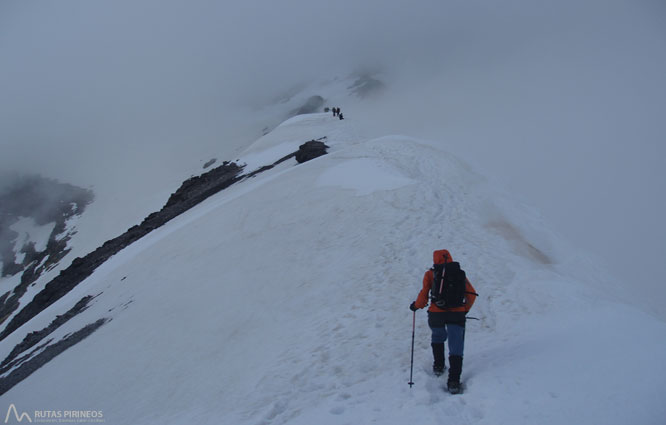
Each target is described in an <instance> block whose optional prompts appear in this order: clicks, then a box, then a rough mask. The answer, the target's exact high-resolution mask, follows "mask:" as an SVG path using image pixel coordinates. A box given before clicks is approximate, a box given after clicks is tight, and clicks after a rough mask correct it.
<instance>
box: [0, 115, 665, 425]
mask: <svg viewBox="0 0 666 425" xmlns="http://www.w3.org/2000/svg"><path fill="white" fill-rule="evenodd" d="M355 134H356V132H355V131H354V123H353V119H352V118H351V117H346V119H345V120H344V121H339V120H337V118H333V117H332V116H331V115H330V114H313V115H307V116H301V117H296V118H293V119H291V120H289V121H288V122H286V123H284V124H283V125H282V126H280V127H278V128H276V129H275V130H274V131H273V132H272V133H270V134H268V135H267V136H265V137H264V138H262V139H260V140H259V141H258V142H257V143H256V144H255V145H253V146H250V147H249V148H248V150H247V152H246V154H245V156H243V155H241V157H240V160H241V161H242V162H243V161H244V162H246V163H247V164H248V168H252V167H258V166H261V165H265V164H268V163H271V162H272V161H274V160H276V159H278V158H280V157H281V156H283V155H284V154H286V153H289V152H290V151H293V150H294V149H293V148H294V147H296V148H297V147H298V145H299V144H301V143H304V142H306V141H308V140H310V139H313V138H315V139H316V138H321V137H324V136H326V137H327V139H326V143H327V144H328V145H329V146H330V147H331V149H330V150H329V154H328V155H325V156H323V157H320V158H317V159H315V160H312V161H309V162H306V163H304V164H300V165H297V164H296V161H295V160H293V159H292V160H289V161H287V162H284V163H282V164H280V165H279V166H277V167H275V168H274V169H272V170H269V171H266V172H264V173H262V174H259V175H258V176H257V177H255V178H252V179H249V180H246V181H243V182H241V183H238V184H236V185H234V186H231V187H230V188H228V189H226V190H224V191H222V192H220V193H218V194H217V195H215V196H213V197H211V198H209V199H208V200H207V201H205V202H203V203H202V204H200V205H198V206H197V207H195V208H193V209H192V210H190V211H188V212H186V213H185V214H183V215H181V216H179V217H178V218H176V219H174V220H173V221H171V222H169V223H167V224H166V225H165V226H163V227H162V228H160V229H157V230H155V231H154V232H152V233H151V234H149V235H148V236H146V237H145V238H143V239H141V240H140V241H138V242H136V243H135V244H133V245H131V246H130V247H128V248H127V249H125V250H123V251H121V252H120V253H119V254H117V255H116V256H114V257H112V258H111V259H110V260H109V261H108V262H107V263H105V264H104V265H102V266H101V267H100V268H99V269H97V271H96V272H95V273H94V274H93V275H92V276H91V277H89V278H88V279H87V280H85V281H84V282H83V283H81V284H80V285H79V286H78V287H76V288H75V289H74V290H73V291H72V292H71V293H70V294H68V295H67V296H66V297H65V298H63V299H61V300H59V301H58V302H57V303H55V304H54V305H52V306H51V307H50V308H48V309H47V310H46V311H45V312H43V313H42V314H40V315H39V316H37V317H36V318H34V319H33V320H32V321H30V322H29V323H27V324H26V325H24V326H23V327H22V328H20V329H19V330H17V331H16V332H14V333H13V334H12V335H11V336H10V337H9V338H7V339H6V340H5V341H3V343H2V345H1V347H0V356H1V357H2V358H4V357H5V356H6V355H7V354H8V353H9V352H10V351H11V349H12V348H13V347H14V346H15V345H16V344H17V343H18V342H20V340H21V339H23V337H24V336H25V335H26V333H28V332H29V331H32V330H37V329H41V328H42V327H44V326H46V325H48V323H49V322H50V321H51V320H52V319H53V318H54V317H55V315H56V314H62V313H64V312H65V311H67V310H68V309H69V308H71V307H72V306H73V305H74V304H75V303H76V302H77V301H78V300H79V299H80V298H81V297H83V296H85V295H89V294H90V295H97V297H96V298H95V300H94V301H93V302H92V304H91V307H90V308H89V309H88V310H86V311H84V312H83V313H81V314H80V315H78V316H76V317H75V318H74V319H72V320H70V321H69V322H68V323H67V324H66V325H64V326H62V327H61V328H60V329H58V330H57V331H56V332H54V333H53V334H52V335H50V336H49V338H53V339H54V341H57V340H59V339H61V338H62V337H64V336H65V335H66V334H68V333H71V332H74V331H76V330H78V329H80V328H82V327H83V326H84V325H86V324H88V323H92V322H94V321H95V320H97V319H99V318H102V317H108V318H111V319H112V320H111V321H110V322H108V323H107V324H105V325H104V326H102V327H101V328H100V329H99V330H97V331H96V332H95V333H94V334H92V335H91V336H89V337H88V338H87V339H85V340H83V341H82V342H80V343H79V344H77V345H76V346H74V347H72V348H70V349H68V350H67V351H65V352H64V353H62V354H61V355H59V356H58V357H56V358H55V359H53V360H52V361H51V362H50V363H48V364H47V365H45V366H43V367H42V368H41V369H39V370H37V371H36V372H35V373H33V374H32V375H31V376H29V377H28V378H27V379H25V380H24V381H23V382H21V383H19V384H18V385H17V386H15V387H14V388H13V389H12V390H10V391H9V392H8V393H6V394H5V395H4V396H2V397H1V399H2V403H1V404H0V406H2V408H3V409H5V408H6V407H5V406H9V405H10V403H13V404H14V405H15V406H16V409H17V410H18V411H19V412H21V411H24V412H28V413H31V412H34V411H36V410H37V411H42V410H95V411H101V412H102V413H103V419H104V422H105V423H107V424H114V425H115V424H161V425H166V424H216V425H219V424H224V425H226V424H229V425H231V424H233V425H245V424H247V425H250V424H251V425H256V424H294V425H311V424H370V423H380V424H396V425H398V424H400V425H402V424H407V423H410V424H412V423H413V424H420V425H430V424H432V425H435V424H493V425H496V424H590V425H593V424H594V425H599V424H603V425H611V424H630V423H631V424H641V425H644V424H663V423H664V418H666V404H665V403H664V402H663V401H664V394H665V393H666V369H664V367H663V362H664V359H665V358H666V342H665V341H666V324H664V323H663V322H661V321H659V320H657V319H655V318H653V317H652V316H649V315H648V314H646V313H644V312H643V311H642V309H641V308H640V305H638V306H633V305H629V304H627V303H624V302H622V301H619V300H620V299H623V298H625V295H624V294H625V293H623V292H620V291H619V290H618V289H615V285H614V284H613V283H612V282H610V281H608V280H607V279H608V278H607V277H605V276H604V275H603V272H597V271H595V270H594V269H593V268H591V267H590V268H587V269H583V268H582V267H585V265H586V260H585V258H584V257H582V258H579V255H578V254H577V253H575V252H573V251H572V249H571V248H570V247H568V246H566V244H565V243H564V242H562V241H560V240H559V239H558V238H557V237H556V236H554V235H551V234H550V233H549V232H548V231H547V229H546V228H544V227H543V224H541V222H540V220H539V218H538V217H537V216H535V215H534V214H533V213H531V212H530V211H529V210H528V209H526V208H523V207H521V206H515V205H514V204H513V203H512V201H511V200H510V199H509V200H507V199H506V198H504V197H503V196H500V195H499V194H498V193H497V192H496V191H495V190H494V189H492V186H491V185H490V184H489V183H488V182H487V181H485V179H483V178H482V177H480V176H478V175H476V174H474V173H473V172H472V171H470V170H469V169H468V167H467V166H466V165H465V164H463V163H461V162H460V161H459V160H457V159H456V158H454V157H453V156H451V155H450V154H448V153H446V152H443V151H440V150H438V149H436V148H434V147H431V146H429V145H427V144H424V143H420V142H419V141H417V140H413V139H410V138H407V137H402V136H387V137H383V138H380V139H375V140H360V139H358V138H357V137H356V136H355ZM441 248H446V249H448V250H450V252H451V254H452V255H453V258H454V259H455V260H458V261H460V263H461V265H462V267H463V268H464V269H465V270H466V271H467V275H468V277H469V279H470V280H471V282H472V283H473V285H474V286H475V287H476V289H477V292H479V294H480V296H479V298H478V300H477V301H476V304H475V305H474V308H473V310H472V312H471V313H470V316H473V317H476V318H478V319H480V320H478V321H477V320H469V321H468V324H467V333H466V341H465V345H466V346H465V358H464V365H463V376H462V378H463V381H464V384H465V386H466V391H465V393H464V394H462V395H457V396H452V395H449V394H448V393H446V392H445V391H444V389H443V388H444V386H445V383H446V379H445V378H444V377H443V378H435V377H434V376H432V373H431V370H430V369H431V363H432V355H431V352H430V331H429V328H428V326H427V321H426V317H427V316H426V312H425V311H424V310H421V311H419V312H417V313H416V344H415V352H414V376H413V381H414V383H415V385H414V386H413V387H412V388H410V387H409V386H408V385H407V382H408V380H409V373H410V345H411V332H412V317H413V316H412V312H411V311H409V309H408V306H409V304H410V303H411V302H412V301H413V300H414V299H415V298H416V295H417V293H418V291H419V290H420V288H421V285H422V277H423V273H424V272H425V270H426V269H427V268H428V267H430V266H431V263H432V251H433V250H435V249H441ZM647 296H649V294H636V295H635V296H634V298H635V299H636V300H637V302H640V299H642V298H644V297H647ZM627 299H630V298H628V297H627ZM447 353H448V348H447ZM447 363H448V361H447ZM1 414H5V412H4V411H3V412H1ZM0 420H1V418H0ZM12 420H13V419H11V420H10V423H11V421H12Z"/></svg>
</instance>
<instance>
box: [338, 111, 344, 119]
mask: <svg viewBox="0 0 666 425" xmlns="http://www.w3.org/2000/svg"><path fill="white" fill-rule="evenodd" d="M338 117H340V119H341V120H343V119H345V117H344V116H343V115H342V113H341V112H340V110H339V109H338Z"/></svg>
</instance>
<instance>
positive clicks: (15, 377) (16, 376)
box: [0, 319, 109, 395]
mask: <svg viewBox="0 0 666 425" xmlns="http://www.w3.org/2000/svg"><path fill="white" fill-rule="evenodd" d="M108 320H109V319H99V320H97V321H96V322H94V323H90V324H89V325H87V326H84V327H83V328H81V329H79V330H78V331H76V332H74V333H73V334H70V335H68V336H66V337H65V338H63V339H61V340H60V341H58V342H56V343H55V344H51V345H48V344H49V343H50V342H51V341H47V342H46V343H44V344H42V345H41V346H39V347H37V348H36V349H34V350H33V351H32V352H31V353H30V354H28V355H27V356H26V357H27V358H30V357H31V356H32V355H33V354H34V353H35V352H37V351H38V350H40V349H42V348H43V350H42V351H41V352H40V353H39V354H37V355H35V356H34V357H32V358H30V360H27V361H25V362H23V363H22V364H21V365H20V366H18V367H17V368H16V369H14V370H13V371H12V372H11V373H9V375H7V376H4V377H1V378H0V395H3V394H4V393H6V392H7V391H9V390H10V389H11V388H12V387H13V386H14V385H16V384H18V383H19V382H21V381H23V380H24V379H25V378H27V377H28V376H30V375H31V374H32V373H33V372H35V371H36V370H37V369H39V368H40V367H42V366H44V365H45V364H46V363H48V362H49V361H50V360H51V359H53V358H54V357H56V356H57V355H58V354H60V353H62V352H63V351H65V350H67V349H68V348H69V347H71V346H73V345H75V344H77V343H79V342H81V341H82V340H83V339H85V338H87V337H88V336H90V335H91V334H92V333H93V332H95V331H96V330H97V329H99V328H100V327H101V326H102V325H104V324H105V323H106V322H108ZM44 347H46V348H44Z"/></svg>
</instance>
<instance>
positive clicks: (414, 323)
mask: <svg viewBox="0 0 666 425" xmlns="http://www.w3.org/2000/svg"><path fill="white" fill-rule="evenodd" d="M415 329H416V312H414V317H413V318H412V362H411V365H410V366H409V382H408V384H409V388H412V385H414V382H412V377H413V375H414V331H415Z"/></svg>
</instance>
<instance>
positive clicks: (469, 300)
mask: <svg viewBox="0 0 666 425" xmlns="http://www.w3.org/2000/svg"><path fill="white" fill-rule="evenodd" d="M432 257H433V262H434V263H435V264H444V263H450V262H452V261H453V258H451V254H450V253H449V251H447V250H446V249H440V250H437V251H435V252H433V253H432ZM466 280H467V282H466V285H465V291H466V293H465V305H464V306H461V307H451V308H445V309H441V308H439V307H437V306H436V305H435V304H431V305H430V307H429V308H428V311H430V312H433V313H453V312H456V313H458V312H460V313H467V312H468V311H469V310H470V309H471V308H472V305H474V301H476V291H475V290H474V287H473V286H472V284H471V283H470V282H469V279H466ZM432 281H433V271H432V270H428V271H427V272H425V275H423V289H421V292H419V296H418V297H416V301H415V302H414V305H415V306H416V308H424V307H425V306H427V305H428V301H429V299H430V288H431V287H432Z"/></svg>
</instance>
